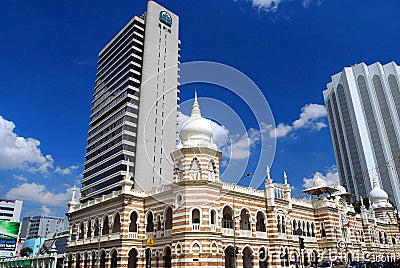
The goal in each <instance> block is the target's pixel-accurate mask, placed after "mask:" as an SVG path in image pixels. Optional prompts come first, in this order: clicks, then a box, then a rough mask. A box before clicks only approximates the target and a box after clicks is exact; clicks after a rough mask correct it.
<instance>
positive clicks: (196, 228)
mask: <svg viewBox="0 0 400 268" xmlns="http://www.w3.org/2000/svg"><path fill="white" fill-rule="evenodd" d="M192 230H193V231H199V230H200V224H199V223H193V224H192Z"/></svg>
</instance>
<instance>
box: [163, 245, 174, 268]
mask: <svg viewBox="0 0 400 268" xmlns="http://www.w3.org/2000/svg"><path fill="white" fill-rule="evenodd" d="M171 262H172V257H171V248H170V247H166V248H165V252H164V268H171V267H172V264H171Z"/></svg>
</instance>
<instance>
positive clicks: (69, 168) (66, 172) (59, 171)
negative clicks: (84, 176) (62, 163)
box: [54, 166, 79, 175]
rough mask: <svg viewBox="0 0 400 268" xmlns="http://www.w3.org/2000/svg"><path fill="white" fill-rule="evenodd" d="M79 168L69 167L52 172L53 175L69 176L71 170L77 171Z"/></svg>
mask: <svg viewBox="0 0 400 268" xmlns="http://www.w3.org/2000/svg"><path fill="white" fill-rule="evenodd" d="M78 168H79V166H70V167H67V168H64V169H63V168H60V167H56V169H55V170H54V172H55V173H58V174H61V175H69V174H71V172H72V170H75V169H78Z"/></svg>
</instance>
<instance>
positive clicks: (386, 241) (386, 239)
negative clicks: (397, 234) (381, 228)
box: [383, 232, 388, 244]
mask: <svg viewBox="0 0 400 268" xmlns="http://www.w3.org/2000/svg"><path fill="white" fill-rule="evenodd" d="M383 235H384V236H385V244H388V236H387V233H386V232H384V233H383Z"/></svg>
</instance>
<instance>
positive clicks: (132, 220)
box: [129, 211, 138, 233]
mask: <svg viewBox="0 0 400 268" xmlns="http://www.w3.org/2000/svg"><path fill="white" fill-rule="evenodd" d="M129 219H130V223H129V232H132V233H137V231H138V226H137V220H138V214H137V213H136V211H132V213H131V215H130V217H129Z"/></svg>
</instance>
